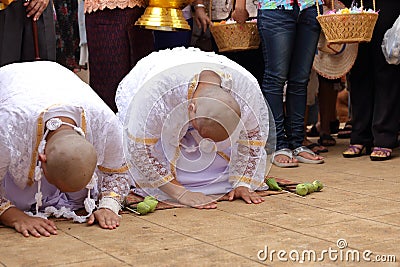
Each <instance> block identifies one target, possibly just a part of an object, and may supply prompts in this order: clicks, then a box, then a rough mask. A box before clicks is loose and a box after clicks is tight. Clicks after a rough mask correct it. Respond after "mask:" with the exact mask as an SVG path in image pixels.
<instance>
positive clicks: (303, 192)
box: [296, 184, 308, 196]
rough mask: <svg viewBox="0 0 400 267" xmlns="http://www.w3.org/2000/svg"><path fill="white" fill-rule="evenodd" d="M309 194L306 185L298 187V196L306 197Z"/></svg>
mask: <svg viewBox="0 0 400 267" xmlns="http://www.w3.org/2000/svg"><path fill="white" fill-rule="evenodd" d="M307 193H308V189H307V186H306V185H305V184H298V185H297V186H296V194H298V195H300V196H305V195H307Z"/></svg>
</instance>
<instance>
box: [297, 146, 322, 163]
mask: <svg viewBox="0 0 400 267" xmlns="http://www.w3.org/2000/svg"><path fill="white" fill-rule="evenodd" d="M302 152H306V153H308V154H310V155H312V156H314V157H315V156H316V155H317V154H315V153H314V152H312V151H311V150H310V149H308V148H307V147H305V146H300V147H298V148H296V149H295V150H293V155H294V156H295V158H296V159H297V160H298V161H299V162H302V163H309V164H320V163H323V162H324V160H323V159H307V158H305V157H302V156H300V155H299V154H300V153H302Z"/></svg>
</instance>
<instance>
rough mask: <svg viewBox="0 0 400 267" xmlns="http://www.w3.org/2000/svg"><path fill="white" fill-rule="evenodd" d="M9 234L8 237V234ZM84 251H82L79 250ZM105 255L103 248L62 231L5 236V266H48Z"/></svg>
mask: <svg viewBox="0 0 400 267" xmlns="http://www.w3.org/2000/svg"><path fill="white" fill-rule="evenodd" d="M4 237H7V238H4ZM79 252H80V253H79ZM83 256H84V259H85V260H96V259H101V258H104V255H102V253H101V250H99V249H98V248H96V247H94V246H91V245H89V244H86V243H84V242H82V241H80V240H78V239H76V238H74V237H72V236H70V235H67V234H65V233H63V232H62V231H59V233H58V235H56V236H51V237H41V238H34V237H29V238H25V237H23V236H22V235H21V234H18V233H15V234H13V235H7V236H2V238H1V249H0V262H1V263H2V264H3V265H4V266H46V265H53V264H64V263H69V262H73V261H74V260H77V261H81V260H82V257H83Z"/></svg>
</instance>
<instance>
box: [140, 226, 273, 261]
mask: <svg viewBox="0 0 400 267" xmlns="http://www.w3.org/2000/svg"><path fill="white" fill-rule="evenodd" d="M142 220H144V221H146V222H149V223H151V224H154V225H157V226H159V227H162V228H166V229H168V230H170V231H172V232H175V233H178V234H180V235H183V236H186V237H189V238H191V239H194V240H196V241H199V242H201V243H204V244H206V245H209V246H212V247H215V248H218V249H221V250H224V251H225V252H228V253H231V254H234V255H236V256H239V257H241V258H244V259H246V260H250V261H253V262H256V263H258V264H260V265H262V266H265V264H262V263H260V262H258V261H256V260H253V259H250V258H248V257H246V256H244V255H241V254H238V253H236V252H234V251H230V250H227V249H226V248H223V247H220V246H217V245H215V244H212V243H210V242H207V241H205V240H202V239H200V238H197V237H194V236H191V235H188V234H185V233H182V232H179V231H177V230H175V229H172V228H169V227H167V226H165V225H161V224H158V223H155V222H153V221H149V220H146V219H145V218H143V219H142ZM267 266H268V265H267Z"/></svg>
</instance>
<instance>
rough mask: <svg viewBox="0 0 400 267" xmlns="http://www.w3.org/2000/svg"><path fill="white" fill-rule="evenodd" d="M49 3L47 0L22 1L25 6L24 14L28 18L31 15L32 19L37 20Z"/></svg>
mask: <svg viewBox="0 0 400 267" xmlns="http://www.w3.org/2000/svg"><path fill="white" fill-rule="evenodd" d="M48 4H49V0H29V1H26V2H25V3H24V6H25V7H26V13H27V14H26V16H27V17H28V18H30V17H31V16H33V20H34V21H37V20H38V19H39V17H40V16H41V15H42V13H43V11H44V10H45V9H46V7H47V5H48Z"/></svg>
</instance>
